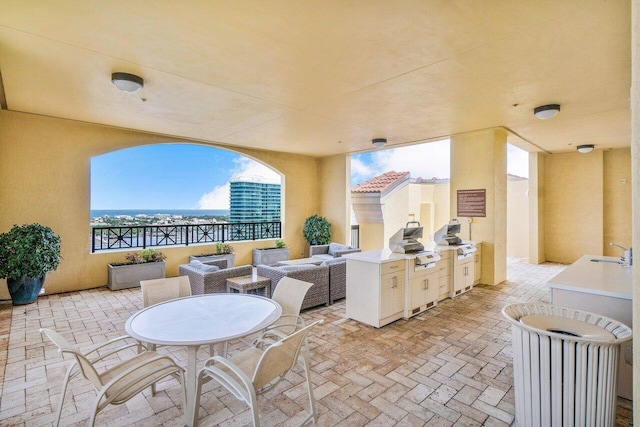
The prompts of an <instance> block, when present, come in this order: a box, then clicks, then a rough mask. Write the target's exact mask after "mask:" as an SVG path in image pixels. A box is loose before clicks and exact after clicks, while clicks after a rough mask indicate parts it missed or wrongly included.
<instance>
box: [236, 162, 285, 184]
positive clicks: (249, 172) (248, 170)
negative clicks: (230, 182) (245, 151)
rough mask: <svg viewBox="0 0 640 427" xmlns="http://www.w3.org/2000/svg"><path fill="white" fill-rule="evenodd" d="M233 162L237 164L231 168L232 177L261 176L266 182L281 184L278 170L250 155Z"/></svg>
mask: <svg viewBox="0 0 640 427" xmlns="http://www.w3.org/2000/svg"><path fill="white" fill-rule="evenodd" d="M233 162H234V163H235V166H234V168H233V169H232V170H231V179H235V178H238V177H241V176H247V177H251V176H254V177H260V178H262V179H263V180H264V182H268V183H271V184H280V182H281V180H280V175H279V174H278V173H277V172H275V171H274V170H273V169H271V168H269V167H267V166H265V165H263V164H262V163H258V162H256V161H255V160H251V159H250V158H248V157H240V158H238V159H236V160H234V161H233Z"/></svg>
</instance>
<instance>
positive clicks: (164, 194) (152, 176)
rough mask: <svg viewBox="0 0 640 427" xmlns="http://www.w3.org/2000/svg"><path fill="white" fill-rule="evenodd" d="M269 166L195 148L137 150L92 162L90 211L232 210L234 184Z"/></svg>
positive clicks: (173, 146) (166, 146)
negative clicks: (232, 181)
mask: <svg viewBox="0 0 640 427" xmlns="http://www.w3.org/2000/svg"><path fill="white" fill-rule="evenodd" d="M234 175H259V176H265V177H268V178H270V179H271V180H273V181H274V182H279V176H278V175H277V174H276V173H275V172H273V171H271V170H269V169H268V168H267V167H265V166H263V165H261V164H260V163H258V162H255V161H253V160H251V159H249V158H247V157H243V156H241V155H238V154H236V153H233V152H231V151H228V150H222V149H218V148H213V147H208V146H204V145H196V144H156V145H146V146H141V147H134V148H129V149H124V150H119V151H114V152H112V153H107V154H103V155H101V156H96V157H94V158H92V159H91V209H229V187H228V183H229V179H230V178H231V177H232V176H234Z"/></svg>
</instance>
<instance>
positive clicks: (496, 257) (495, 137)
mask: <svg viewBox="0 0 640 427" xmlns="http://www.w3.org/2000/svg"><path fill="white" fill-rule="evenodd" d="M478 189H484V190H486V217H484V218H478V217H476V218H473V219H472V223H471V238H472V240H481V241H482V277H481V283H485V284H488V285H497V284H498V283H500V282H503V281H504V280H506V278H507V224H506V222H507V135H506V133H505V132H504V131H503V130H501V129H494V130H486V131H479V132H472V133H467V134H464V135H457V136H454V137H452V138H451V218H456V217H457V213H458V190H478ZM458 220H459V221H460V222H461V223H462V224H463V229H462V233H461V234H460V236H462V237H463V238H466V237H467V236H469V229H468V227H467V220H466V218H458Z"/></svg>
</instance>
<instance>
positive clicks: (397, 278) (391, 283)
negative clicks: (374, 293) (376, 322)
mask: <svg viewBox="0 0 640 427" xmlns="http://www.w3.org/2000/svg"><path fill="white" fill-rule="evenodd" d="M403 278H404V271H402V272H398V273H392V274H385V275H383V276H381V283H380V318H381V319H384V318H385V317H389V316H391V315H392V314H395V313H398V312H399V311H402V310H404V282H403ZM398 307H399V308H398Z"/></svg>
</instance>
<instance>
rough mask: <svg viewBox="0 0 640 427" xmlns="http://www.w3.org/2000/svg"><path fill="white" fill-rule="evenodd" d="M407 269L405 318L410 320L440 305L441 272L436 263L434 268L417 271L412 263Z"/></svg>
mask: <svg viewBox="0 0 640 427" xmlns="http://www.w3.org/2000/svg"><path fill="white" fill-rule="evenodd" d="M407 264H409V265H407V266H406V269H407V272H408V276H409V281H408V286H407V290H406V292H405V308H404V317H405V318H406V319H408V318H409V317H411V316H415V315H416V314H418V313H422V312H423V311H425V310H427V309H429V308H432V307H435V306H436V304H437V303H438V290H439V285H438V282H439V279H440V277H439V272H438V268H437V267H436V265H435V263H434V264H433V267H430V268H425V269H423V270H418V271H415V269H414V268H413V265H412V263H411V262H410V261H407Z"/></svg>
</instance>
